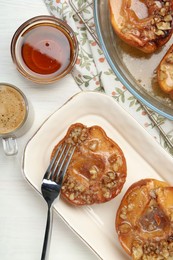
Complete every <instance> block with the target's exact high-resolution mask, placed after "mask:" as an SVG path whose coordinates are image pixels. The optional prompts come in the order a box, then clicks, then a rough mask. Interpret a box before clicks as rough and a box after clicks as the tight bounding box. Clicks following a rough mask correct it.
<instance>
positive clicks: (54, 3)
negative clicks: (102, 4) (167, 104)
mask: <svg viewBox="0 0 173 260" xmlns="http://www.w3.org/2000/svg"><path fill="white" fill-rule="evenodd" d="M44 1H45V4H46V5H47V8H48V10H49V12H50V14H52V15H54V16H55V17H57V18H60V19H62V20H64V21H66V22H67V23H68V24H69V25H70V26H71V27H72V29H73V30H74V32H75V33H76V36H77V39H78V42H79V55H78V59H77V62H76V64H75V67H74V69H73V71H72V75H73V77H74V79H75V81H76V83H77V84H78V86H79V87H80V89H81V90H92V91H104V92H105V93H106V94H108V95H110V96H112V97H113V99H114V100H115V101H116V102H118V104H119V105H121V106H122V107H123V108H124V109H125V110H126V111H128V113H130V114H131V115H132V116H133V117H134V118H135V119H136V121H138V122H139V124H140V125H141V126H142V127H144V128H145V130H147V132H149V133H150V134H151V135H152V136H153V137H154V139H155V140H156V141H157V142H159V143H160V144H161V146H162V147H163V148H164V149H165V150H167V151H168V152H169V153H170V154H171V155H173V149H171V148H170V147H169V146H168V145H167V143H166V142H165V139H164V138H163V136H162V134H161V133H160V131H158V129H157V127H156V126H155V124H154V123H153V122H152V121H151V120H150V118H149V117H148V114H147V113H146V111H145V110H144V108H143V106H142V105H141V104H140V102H139V101H138V100H137V99H136V98H135V97H134V96H132V94H131V93H130V92H129V91H128V90H127V89H126V88H125V87H124V86H123V85H122V84H121V82H120V81H119V80H118V78H117V77H116V75H115V74H114V72H113V71H112V69H111V68H110V66H109V64H108V63H107V61H106V59H105V56H104V53H103V52H102V50H101V49H100V47H99V46H98V44H97V43H96V41H95V40H94V38H93V37H92V36H91V34H90V33H89V32H88V30H87V29H86V26H85V25H84V24H83V23H82V21H81V20H80V19H79V17H78V16H77V15H76V14H75V13H74V11H73V9H72V8H71V6H70V4H69V1H68V0H44ZM73 3H75V6H76V8H77V9H81V8H82V9H83V12H82V15H83V17H84V19H87V20H88V21H90V22H89V26H90V28H93V31H95V27H94V19H93V9H92V7H91V6H88V4H87V3H88V1H86V0H73ZM86 6H87V7H86ZM108 113H109V111H108ZM152 114H153V116H154V118H155V120H156V121H157V124H158V125H160V126H161V127H162V129H163V130H164V131H165V133H166V135H167V137H168V138H169V139H170V140H171V141H173V123H172V121H170V120H168V119H166V118H164V117H162V116H160V115H158V114H157V113H154V112H152ZM126 131H128V129H127V130H126Z"/></svg>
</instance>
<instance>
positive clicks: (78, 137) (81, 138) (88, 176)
mask: <svg viewBox="0 0 173 260" xmlns="http://www.w3.org/2000/svg"><path fill="white" fill-rule="evenodd" d="M62 142H68V143H72V144H77V147H76V150H75V152H74V154H73V157H72V160H71V162H70V164H69V167H68V170H67V172H66V175H65V178H64V182H63V186H62V192H61V195H62V197H63V198H65V199H66V200H67V201H68V202H70V203H72V204H75V205H85V204H93V203H102V202H106V201H109V200H111V199H113V198H114V197H115V196H117V195H118V194H119V193H120V191H121V189H122V187H123V185H124V182H125V180H126V161H125V157H124V155H123V152H122V150H121V149H120V147H119V146H118V145H117V144H116V143H115V142H114V141H113V140H111V139H110V138H109V137H107V135H106V133H105V132H104V130H103V129H102V128H101V127H99V126H92V127H86V126H84V125H82V124H79V123H77V124H74V125H72V126H71V127H70V128H69V129H68V131H67V134H66V136H65V137H64V138H63V140H61V142H60V143H62ZM60 143H59V144H58V145H57V146H56V147H55V148H54V150H53V152H52V156H53V154H54V153H55V151H56V149H57V147H58V146H59V145H60Z"/></svg>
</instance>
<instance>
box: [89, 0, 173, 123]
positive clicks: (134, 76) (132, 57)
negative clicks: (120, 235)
mask: <svg viewBox="0 0 173 260" xmlns="http://www.w3.org/2000/svg"><path fill="white" fill-rule="evenodd" d="M94 18H95V24H96V31H97V35H98V38H99V41H100V45H101V48H102V50H103V52H104V54H105V57H106V59H107V61H108V63H109V65H110V66H111V68H112V70H113V71H114V73H115V74H116V75H117V77H118V78H119V80H120V81H121V83H122V84H123V85H124V86H125V87H126V88H127V89H128V90H129V91H130V92H131V93H132V94H133V95H134V96H135V97H136V98H137V99H138V100H139V101H141V102H142V103H143V104H144V105H146V106H148V107H149V108H150V109H152V110H153V111H155V112H157V113H159V114H161V115H162V116H164V117H167V118H169V119H171V120H173V100H172V99H171V98H170V97H169V96H168V95H167V94H164V93H162V92H161V90H160V89H159V87H158V85H157V84H156V82H155V80H154V71H155V69H156V68H157V66H158V64H159V62H160V61H161V58H162V57H163V56H164V54H165V53H166V51H167V50H168V48H169V47H170V46H171V44H173V36H172V38H171V39H170V40H169V41H168V42H167V43H166V45H165V46H164V47H163V48H161V49H160V50H159V51H157V52H156V53H154V54H152V55H149V54H148V55H147V54H143V53H141V52H140V51H138V50H136V49H134V48H133V47H129V46H127V44H125V43H123V42H122V41H121V40H120V39H119V37H118V36H117V35H116V34H115V33H114V31H113V28H112V25H111V21H110V16H109V3H108V1H107V0H95V2H94Z"/></svg>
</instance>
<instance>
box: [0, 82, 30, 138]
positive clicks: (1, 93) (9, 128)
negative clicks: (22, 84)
mask: <svg viewBox="0 0 173 260" xmlns="http://www.w3.org/2000/svg"><path fill="white" fill-rule="evenodd" d="M26 113H27V110H26V102H25V99H24V97H23V96H22V94H21V93H20V92H19V91H18V90H17V89H16V88H14V87H12V86H8V85H5V84H4V85H1V86H0V135H4V134H9V133H11V132H14V131H16V130H17V129H18V128H20V126H21V125H22V124H23V122H24V121H25V118H26Z"/></svg>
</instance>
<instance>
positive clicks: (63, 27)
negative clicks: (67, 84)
mask: <svg viewBox="0 0 173 260" xmlns="http://www.w3.org/2000/svg"><path fill="white" fill-rule="evenodd" d="M11 55H12V59H13V61H14V63H15V64H16V67H17V69H18V71H19V72H20V73H21V74H22V75H23V76H24V77H25V78H27V79H29V80H32V81H33V82H36V83H41V84H48V83H52V82H55V81H57V80H59V79H60V78H62V77H64V76H65V75H67V74H68V73H70V71H71V70H72V68H73V67H74V65H75V62H76V59H77V56H78V42H77V38H76V36H75V33H74V32H73V30H72V29H71V27H70V26H69V25H68V24H66V23H65V22H64V21H62V20H60V19H58V18H55V17H53V16H37V17H34V18H31V19H29V20H28V21H26V22H25V23H23V24H22V25H21V26H20V27H19V28H18V29H17V31H16V32H15V33H14V35H13V38H12V41H11Z"/></svg>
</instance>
